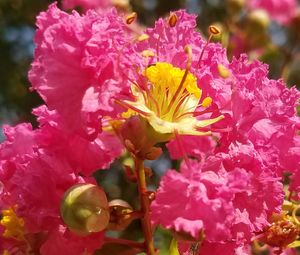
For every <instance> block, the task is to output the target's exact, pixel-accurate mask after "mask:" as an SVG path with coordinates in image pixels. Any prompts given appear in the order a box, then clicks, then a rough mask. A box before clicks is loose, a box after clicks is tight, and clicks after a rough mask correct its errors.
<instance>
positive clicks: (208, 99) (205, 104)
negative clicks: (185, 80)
mask: <svg viewBox="0 0 300 255" xmlns="http://www.w3.org/2000/svg"><path fill="white" fill-rule="evenodd" d="M211 103H212V99H211V97H206V98H204V100H203V101H202V106H203V107H205V108H207V107H209V106H210V105H211Z"/></svg>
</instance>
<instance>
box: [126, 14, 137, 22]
mask: <svg viewBox="0 0 300 255" xmlns="http://www.w3.org/2000/svg"><path fill="white" fill-rule="evenodd" d="M136 18H137V13H136V12H133V13H131V14H129V15H128V16H127V17H126V24H127V25H130V24H131V23H132V22H134V21H135V20H136Z"/></svg>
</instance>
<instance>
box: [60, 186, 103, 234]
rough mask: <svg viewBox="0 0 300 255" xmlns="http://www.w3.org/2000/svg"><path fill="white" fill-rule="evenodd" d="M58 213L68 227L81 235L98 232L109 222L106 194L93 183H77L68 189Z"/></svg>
mask: <svg viewBox="0 0 300 255" xmlns="http://www.w3.org/2000/svg"><path fill="white" fill-rule="evenodd" d="M60 213H61V216H62V219H63V221H64V222H65V224H66V225H67V226H68V227H69V229H71V230H72V231H74V232H76V233H78V234H81V235H86V234H88V233H92V232H100V231H102V230H104V229H105V228H106V227H107V225H108V223H109V209H108V201H107V198H106V195H105V193H104V191H103V190H102V189H101V188H99V187H98V186H96V185H93V184H78V185H75V186H73V187H71V188H70V189H68V190H67V192H66V193H65V195H64V197H63V199H62V202H61V208H60Z"/></svg>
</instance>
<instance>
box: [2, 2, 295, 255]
mask: <svg viewBox="0 0 300 255" xmlns="http://www.w3.org/2000/svg"><path fill="white" fill-rule="evenodd" d="M100 1H101V0H100ZM51 2H53V1H50V0H0V125H1V126H2V125H3V124H11V125H14V124H17V123H19V122H31V123H32V124H33V125H34V126H36V122H35V119H34V117H33V115H32V114H31V109H32V108H34V107H36V106H38V105H40V104H42V100H41V99H40V98H39V96H38V95H37V94H36V93H35V92H30V90H29V88H30V84H29V82H28V79H27V72H28V70H29V68H30V63H31V62H32V58H33V52H34V43H33V38H34V34H35V17H36V16H37V14H38V13H39V12H40V11H42V10H46V9H47V6H48V5H49V4H50V3H51ZM111 2H112V3H111V6H113V5H118V6H120V3H122V11H123V12H128V13H130V12H132V11H135V12H137V14H138V19H139V23H140V24H142V25H143V26H151V25H153V24H154V21H155V20H156V19H157V18H158V17H161V16H165V15H168V13H169V12H170V11H172V10H177V9H180V8H186V9H187V10H188V11H189V12H190V13H195V14H197V15H198V19H197V24H198V29H199V30H200V32H201V33H202V34H203V36H205V37H207V35H208V32H207V28H208V27H209V25H212V24H214V25H217V26H218V27H219V28H221V30H222V35H221V36H218V37H217V38H214V40H215V41H218V42H220V43H222V44H223V45H224V47H226V48H227V49H228V57H229V58H230V59H231V58H233V57H234V56H235V57H238V56H239V55H240V54H241V53H243V52H246V53H248V54H249V57H250V59H256V58H259V59H261V60H262V61H264V62H266V63H268V64H269V66H270V73H269V77H270V78H274V79H278V78H282V79H284V80H285V82H286V83H287V86H294V85H296V86H298V88H300V11H299V6H300V1H298V2H297V0H294V2H293V1H291V2H293V4H291V5H288V4H287V3H285V2H289V1H281V0H277V1H276V0H270V1H269V2H270V3H272V4H273V6H271V9H270V10H268V9H266V8H264V6H259V8H258V7H257V6H255V5H254V6H252V5H251V4H249V3H250V2H256V3H260V2H266V1H259V0H256V1H246V0H186V1H184V0H131V1H126V0H125V1H124V0H119V1H118V0H111ZM279 2H281V3H283V2H284V5H285V6H283V7H281V6H276V3H278V5H280V4H279ZM58 4H59V5H60V6H62V5H61V4H62V3H61V1H58ZM77 9H78V10H79V11H80V10H81V9H80V7H78V8H77ZM2 139H3V134H2V132H0V141H1V140H2ZM121 160H127V159H126V157H125V158H124V159H121ZM149 164H152V165H151V167H153V169H154V171H155V173H156V175H155V177H153V178H152V180H151V185H152V186H151V187H152V188H153V189H155V188H156V186H157V184H158V181H159V177H160V176H161V175H163V173H164V171H165V169H168V168H170V167H171V166H172V164H173V166H174V164H175V162H172V161H170V160H169V159H168V157H167V155H163V156H162V157H161V158H160V159H159V160H158V161H155V162H152V163H150V162H149ZM120 165H121V164H120V161H119V162H115V163H114V164H113V166H112V168H111V170H110V171H99V172H97V174H96V177H97V180H99V183H100V184H101V186H102V187H104V189H105V190H106V192H107V194H108V196H109V199H110V200H111V199H115V198H122V199H124V200H126V201H128V202H129V204H131V205H132V206H133V207H138V202H137V192H136V185H135V184H130V183H129V182H128V181H127V180H126V178H125V176H124V173H123V171H121V170H120V168H121V166H120ZM112 235H114V234H113V233H112ZM141 236H142V235H141V233H140V227H139V222H134V223H133V224H131V225H130V227H129V228H127V229H126V230H125V231H124V232H123V233H122V234H121V237H125V238H130V239H139V238H141ZM155 240H156V242H157V246H160V247H162V253H161V254H168V251H167V250H168V248H167V246H168V244H169V240H170V235H169V234H168V233H167V232H165V231H163V230H160V231H158V233H157V235H156V238H155ZM116 252H117V251H113V252H112V251H107V252H106V253H99V254H116Z"/></svg>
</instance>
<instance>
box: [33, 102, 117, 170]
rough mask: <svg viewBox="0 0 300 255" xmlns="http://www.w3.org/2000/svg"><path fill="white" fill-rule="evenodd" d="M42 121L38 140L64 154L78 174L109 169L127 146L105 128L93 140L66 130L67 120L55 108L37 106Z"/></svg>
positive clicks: (38, 117) (52, 149) (35, 112)
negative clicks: (65, 123) (124, 146)
mask: <svg viewBox="0 0 300 255" xmlns="http://www.w3.org/2000/svg"><path fill="white" fill-rule="evenodd" d="M33 113H34V114H35V115H36V116H37V120H38V122H39V127H40V128H39V130H38V131H37V135H36V136H37V140H38V143H39V145H40V146H41V147H43V148H46V149H49V150H51V151H55V152H56V153H59V154H63V155H64V157H65V158H67V159H68V161H69V163H70V164H71V166H72V168H73V170H74V172H75V173H77V174H81V175H84V176H90V175H92V173H93V172H95V171H96V170H98V169H107V168H108V167H109V165H110V164H111V163H112V162H113V161H114V160H115V159H116V158H117V157H118V156H120V155H121V153H122V151H123V146H122V144H121V143H120V141H119V140H118V138H117V137H116V136H115V135H114V134H112V133H111V132H101V133H99V134H98V135H97V137H95V138H94V139H93V140H91V139H87V138H85V137H82V136H80V135H78V134H76V133H69V132H65V129H64V121H63V120H62V117H61V116H60V115H59V114H58V113H57V111H55V110H52V111H50V110H48V108H47V107H46V106H40V107H38V108H36V109H34V110H33Z"/></svg>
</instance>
